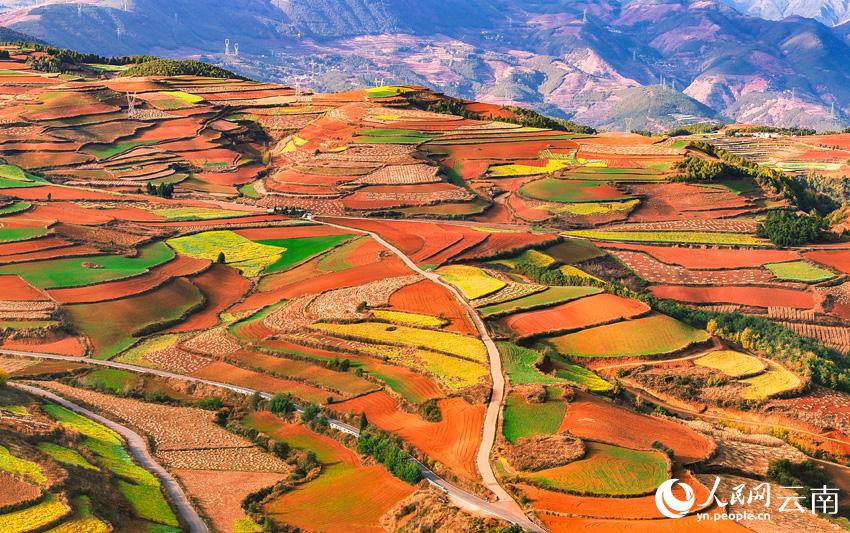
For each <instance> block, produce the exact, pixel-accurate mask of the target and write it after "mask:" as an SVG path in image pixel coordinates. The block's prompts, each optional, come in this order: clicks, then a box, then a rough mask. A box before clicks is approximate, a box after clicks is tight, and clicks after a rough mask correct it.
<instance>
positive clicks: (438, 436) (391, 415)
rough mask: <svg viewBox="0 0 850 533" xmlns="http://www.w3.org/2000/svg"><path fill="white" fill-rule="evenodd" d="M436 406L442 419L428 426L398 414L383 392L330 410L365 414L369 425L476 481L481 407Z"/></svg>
mask: <svg viewBox="0 0 850 533" xmlns="http://www.w3.org/2000/svg"><path fill="white" fill-rule="evenodd" d="M437 405H438V406H439V407H440V412H441V413H442V415H443V418H442V420H441V421H440V422H427V421H425V420H423V419H422V418H420V417H419V416H418V415H415V414H412V413H408V412H407V411H403V410H401V408H400V406H399V404H398V401H396V400H395V399H393V398H392V397H391V396H389V395H388V394H387V393H385V392H373V393H372V394H367V395H365V396H361V397H360V398H355V399H353V400H348V401H346V402H342V403H336V404H333V405H331V407H332V408H333V409H334V410H336V411H337V412H340V413H347V412H348V411H349V410H353V411H354V412H355V413H358V414H359V413H363V412H365V413H366V415H367V417H368V418H369V422H370V423H372V424H374V425H376V426H377V427H379V428H381V429H383V430H385V431H392V432H393V433H395V434H397V435H399V436H400V437H401V438H403V439H404V440H405V441H407V442H409V443H410V444H412V445H413V446H415V447H416V448H418V449H420V450H422V451H423V452H425V453H426V454H427V455H428V456H429V457H431V458H433V459H435V460H437V461H439V462H441V463H443V464H444V465H446V466H447V467H448V468H450V469H451V470H452V472H454V473H456V474H458V475H459V476H461V477H463V478H465V479H468V480H477V479H478V470H477V469H476V467H475V453H476V452H477V450H478V444H479V442H480V441H481V427H482V425H483V423H484V406H483V405H471V404H469V403H467V402H466V400H464V399H463V398H448V399H444V400H439V401H438V402H437Z"/></svg>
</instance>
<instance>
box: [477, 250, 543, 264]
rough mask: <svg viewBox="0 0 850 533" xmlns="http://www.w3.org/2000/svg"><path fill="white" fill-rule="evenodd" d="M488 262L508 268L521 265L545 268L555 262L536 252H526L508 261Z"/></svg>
mask: <svg viewBox="0 0 850 533" xmlns="http://www.w3.org/2000/svg"><path fill="white" fill-rule="evenodd" d="M490 262H491V263H493V264H496V265H504V266H506V267H508V268H516V267H517V266H518V265H521V264H527V265H534V266H539V267H547V266H549V265H551V264H552V263H554V262H555V260H554V259H553V258H551V257H549V256H548V255H546V254H544V253H543V252H538V251H537V250H526V251H524V252H522V253H521V254H519V255H516V256H514V257H509V258H508V259H497V260H495V261H490Z"/></svg>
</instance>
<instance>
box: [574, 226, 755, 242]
mask: <svg viewBox="0 0 850 533" xmlns="http://www.w3.org/2000/svg"><path fill="white" fill-rule="evenodd" d="M567 234H568V235H572V236H574V237H584V238H585V239H594V240H600V241H622V242H665V243H692V244H728V245H734V244H739V245H747V246H768V245H769V244H770V243H769V242H767V241H766V240H764V239H760V238H758V237H755V236H753V235H746V234H742V233H710V232H701V231H605V230H594V229H586V230H575V231H569V232H567Z"/></svg>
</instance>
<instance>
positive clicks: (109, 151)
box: [83, 140, 156, 159]
mask: <svg viewBox="0 0 850 533" xmlns="http://www.w3.org/2000/svg"><path fill="white" fill-rule="evenodd" d="M155 142H156V141H155V140H147V141H123V142H117V143H112V144H89V145H87V146H86V147H85V149H84V150H83V151H84V152H86V153H89V154H91V155H93V156H95V157H96V158H98V159H109V158H110V157H113V156H116V155H118V154H123V153H124V152H126V151H128V150H132V149H133V148H136V147H138V146H145V145H147V144H153V143H155Z"/></svg>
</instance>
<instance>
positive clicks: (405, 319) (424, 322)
mask: <svg viewBox="0 0 850 533" xmlns="http://www.w3.org/2000/svg"><path fill="white" fill-rule="evenodd" d="M372 315H374V317H375V318H380V319H381V320H386V321H387V322H395V323H397V324H404V325H406V326H414V327H416V326H419V327H426V328H441V327H443V326H445V325H446V321H445V320H443V319H442V318H439V317H436V316H431V315H420V314H419V313H405V312H404V311H385V310H381V309H377V310H375V311H372Z"/></svg>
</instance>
